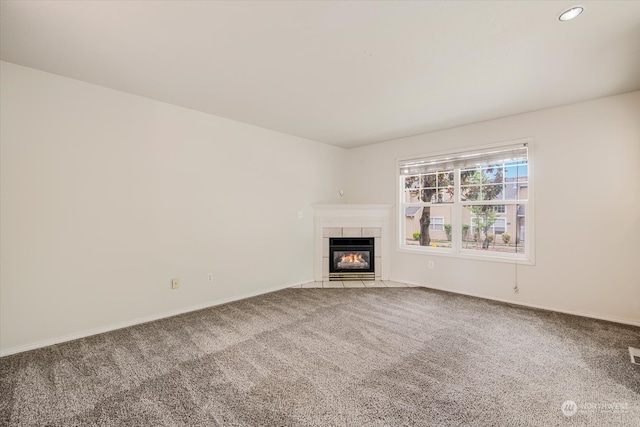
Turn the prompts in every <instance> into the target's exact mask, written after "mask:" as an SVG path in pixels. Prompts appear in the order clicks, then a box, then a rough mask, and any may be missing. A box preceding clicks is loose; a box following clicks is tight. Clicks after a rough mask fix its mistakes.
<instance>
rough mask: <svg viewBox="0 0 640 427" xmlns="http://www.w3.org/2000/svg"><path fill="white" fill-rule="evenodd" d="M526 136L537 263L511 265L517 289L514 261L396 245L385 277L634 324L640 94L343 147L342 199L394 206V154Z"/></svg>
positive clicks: (639, 249) (639, 280)
mask: <svg viewBox="0 0 640 427" xmlns="http://www.w3.org/2000/svg"><path fill="white" fill-rule="evenodd" d="M528 137H532V138H533V139H534V150H535V152H534V156H535V157H534V162H535V165H534V168H535V170H534V174H535V177H534V179H535V189H534V191H535V233H536V240H535V244H536V265H534V266H522V265H521V266H518V267H517V276H518V282H519V288H520V293H519V294H514V292H513V290H512V288H513V286H514V283H515V277H516V269H515V267H514V265H512V264H504V263H496V262H487V261H473V260H466V259H457V258H451V257H442V256H440V257H439V256H426V255H423V254H409V253H404V252H399V251H398V250H397V245H396V248H395V250H392V258H391V277H392V278H393V279H395V280H399V281H407V282H411V283H416V284H421V285H427V286H431V287H435V288H441V289H446V290H451V291H455V292H460V293H467V294H472V295H478V296H483V297H488V298H494V299H502V300H506V301H512V302H514V303H519V304H527V305H533V306H540V307H546V308H551V309H555V310H559V311H567V312H574V313H580V314H583V315H589V316H594V317H601V318H606V319H611V320H617V321H622V322H628V323H632V324H637V325H640V92H633V93H629V94H625V95H620V96H615V97H610V98H604V99H599V100H593V101H590V102H584V103H580V104H574V105H569V106H565V107H561V108H554V109H549V110H543V111H538V112H534V113H529V114H523V115H518V116H513V117H508V118H504V119H499V120H492V121H488V122H483V123H478V124H474V125H469V126H463V127H458V128H454V129H449V130H444V131H440V132H434V133H429V134H423V135H417V136H414V137H410V138H404V139H400V140H395V141H389V142H385V143H381V144H376V145H372V146H366V147H361V148H357V149H353V150H350V153H349V155H350V166H349V173H350V175H351V178H350V179H348V181H347V182H349V183H356V184H350V185H351V186H350V187H348V188H347V195H348V196H349V200H350V202H353V203H396V202H397V201H396V182H397V181H396V180H397V178H396V173H395V158H396V157H401V156H410V155H413V154H425V153H429V152H436V151H441V150H446V149H449V148H459V147H468V146H475V145H483V144H489V143H493V142H500V141H508V140H515V139H520V138H528ZM362 183H366V185H363V184H362ZM395 215H396V217H395V219H394V221H396V222H397V212H396V213H395ZM394 232H395V235H394V238H395V241H397V240H398V239H397V232H398V230H397V226H396V227H395V230H394ZM428 260H434V262H435V269H434V270H428V269H427V261H428Z"/></svg>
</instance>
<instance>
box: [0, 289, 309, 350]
mask: <svg viewBox="0 0 640 427" xmlns="http://www.w3.org/2000/svg"><path fill="white" fill-rule="evenodd" d="M309 282H313V279H309V280H307V281H304V282H300V283H293V284H288V285H279V286H274V287H271V288H268V289H261V290H258V291H253V292H248V293H246V294H241V295H236V296H233V297H228V298H222V299H218V300H214V301H209V302H206V303H203V304H198V305H192V306H189V307H184V308H179V309H176V310H170V311H165V312H162V313H156V314H152V315H149V316H143V317H137V318H135V319H131V320H126V321H124V322H118V323H113V324H111V325H107V326H103V327H100V328H95V329H87V330H84V331H80V332H76V333H73V334H69V335H63V336H61V337H55V338H50V339H46V340H43V341H38V342H35V343H31V344H26V345H21V346H18V347H13V348H8V349H4V350H0V357H4V356H10V355H12V354H17V353H22V352H25V351H29V350H35V349H38V348H42V347H48V346H50V345H55V344H60V343H63V342H68V341H73V340H77V339H80V338H86V337H89V336H92V335H98V334H103V333H105V332H110V331H115V330H117V329H122V328H127V327H129V326H135V325H139V324H141V323H147V322H152V321H154V320H160V319H165V318H167V317H172V316H177V315H179V314H185V313H189V312H192V311H197V310H202V309H204V308H209V307H215V306H216V305H222V304H227V303H230V302H234V301H240V300H243V299H247V298H251V297H255V296H258V295H264V294H268V293H271V292H275V291H279V290H282V289H286V288H290V287H292V286H299V285H302V284H305V283H309Z"/></svg>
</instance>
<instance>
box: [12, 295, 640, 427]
mask: <svg viewBox="0 0 640 427" xmlns="http://www.w3.org/2000/svg"><path fill="white" fill-rule="evenodd" d="M629 346H633V347H640V328H637V327H632V326H625V325H619V324H614V323H608V322H603V321H597V320H592V319H586V318H580V317H574V316H569V315H563V314H557V313H552V312H546V311H538V310H531V309H526V308H520V307H515V306H510V305H507V304H501V303H495V302H490V301H485V300H481V299H476V298H471V297H465V296H461V295H455V294H449V293H445V292H438V291H432V290H428V289H423V288H373V289H305V288H301V289H286V290H283V291H279V292H275V293H271V294H267V295H263V296H259V297H255V298H251V299H247V300H243V301H239V302H234V303H230V304H226V305H223V306H219V307H213V308H210V309H206V310H201V311H198V312H193V313H189V314H185V315H181V316H177V317H173V318H169V319H164V320H160V321H156V322H152V323H147V324H144V325H138V326H135V327H130V328H126V329H121V330H118V331H114V332H110V333H106V334H102V335H97V336H93V337H89V338H85V339H81V340H77V341H73V342H69V343H64V344H59V345H56V346H52V347H48V348H43V349H39V350H35V351H30V352H26V353H22V354H18V355H14V356H8V357H4V358H2V359H0V376H1V377H0V378H1V379H0V381H1V383H0V384H1V385H0V424H1V425H3V426H44V425H52V426H67V425H69V426H71V425H78V426H92V425H101V426H111V425H113V426H120V425H123V426H124V425H126V426H131V425H137V426H181V425H194V426H425V425H438V426H442V425H487V426H498V425H499V426H507V425H508V426H554V425H593V426H605V425H606V426H637V425H640V366H638V365H632V364H631V363H630V361H629V354H628V350H627V347H629ZM567 400H571V401H574V402H575V403H576V406H575V407H574V409H577V412H576V413H575V414H574V415H572V416H570V417H568V416H565V415H563V413H562V411H561V405H562V404H563V402H565V401H567ZM571 408H572V407H571V406H570V405H568V406H566V407H565V409H571Z"/></svg>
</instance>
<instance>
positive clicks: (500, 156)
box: [398, 143, 528, 175]
mask: <svg viewBox="0 0 640 427" xmlns="http://www.w3.org/2000/svg"><path fill="white" fill-rule="evenodd" d="M527 154H528V148H527V144H526V143H522V144H518V145H513V146H505V147H496V148H488V149H483V150H474V151H462V152H459V153H448V154H447V155H445V156H433V157H418V158H412V159H407V160H399V161H398V168H399V172H400V174H401V175H415V174H420V173H432V172H443V171H449V170H453V169H456V168H460V169H466V168H472V167H478V166H483V165H495V164H502V163H512V162H519V161H526V160H527Z"/></svg>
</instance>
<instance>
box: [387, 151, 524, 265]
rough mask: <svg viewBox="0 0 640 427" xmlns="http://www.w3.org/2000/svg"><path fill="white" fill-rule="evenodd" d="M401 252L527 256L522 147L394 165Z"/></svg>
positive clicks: (428, 158) (460, 154) (445, 156)
mask: <svg viewBox="0 0 640 427" xmlns="http://www.w3.org/2000/svg"><path fill="white" fill-rule="evenodd" d="M398 168H399V169H398V170H399V177H400V186H401V193H402V194H401V200H400V206H401V215H400V216H401V224H400V227H401V231H402V236H403V238H402V239H401V242H400V244H401V247H404V248H408V249H416V250H418V249H424V250H426V251H439V252H461V253H464V252H474V253H476V254H482V253H487V254H488V255H491V256H500V255H505V256H516V257H525V256H526V255H527V253H526V251H527V245H526V235H527V222H526V211H527V207H528V206H529V204H530V199H529V159H528V147H527V145H526V144H518V145H516V146H507V147H497V148H496V147H492V148H487V149H482V150H477V151H472V152H464V153H451V154H445V155H440V156H438V157H421V158H412V159H407V160H400V161H399V162H398Z"/></svg>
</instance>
